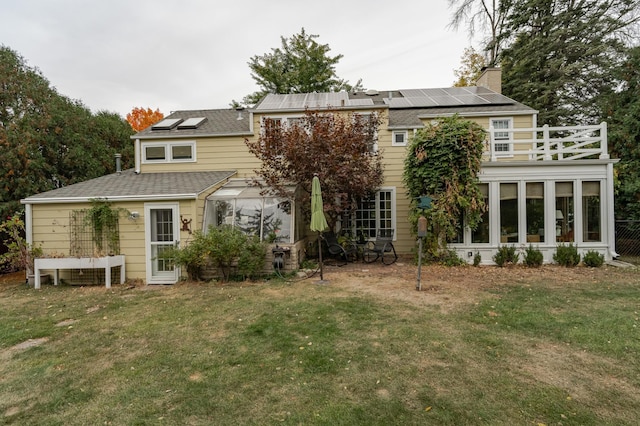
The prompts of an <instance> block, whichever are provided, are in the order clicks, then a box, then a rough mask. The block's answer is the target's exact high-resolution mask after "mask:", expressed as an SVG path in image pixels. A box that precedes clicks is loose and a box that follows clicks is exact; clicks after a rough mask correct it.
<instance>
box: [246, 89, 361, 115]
mask: <svg viewBox="0 0 640 426" xmlns="http://www.w3.org/2000/svg"><path fill="white" fill-rule="evenodd" d="M369 105H371V106H373V100H371V99H349V94H348V93H347V92H332V93H293V94H289V95H273V94H271V95H267V97H266V98H264V100H263V101H262V102H261V103H260V105H258V106H257V108H256V110H257V111H271V110H287V109H304V108H330V107H341V106H369Z"/></svg>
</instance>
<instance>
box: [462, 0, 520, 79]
mask: <svg viewBox="0 0 640 426" xmlns="http://www.w3.org/2000/svg"><path fill="white" fill-rule="evenodd" d="M510 4H511V2H510V1H500V0H449V7H451V8H454V12H453V16H452V18H451V22H450V23H449V27H451V28H453V29H455V30H457V29H458V28H460V25H462V24H467V29H468V31H469V37H470V38H471V37H473V36H474V35H475V34H476V32H477V30H478V29H479V30H480V31H482V33H483V34H484V35H485V37H486V38H485V40H484V42H483V44H484V46H483V49H484V50H485V51H486V53H487V65H488V66H490V67H492V66H495V65H496V64H497V63H498V60H499V57H500V52H501V42H502V35H503V29H504V24H505V18H506V16H507V13H508V11H509V6H510Z"/></svg>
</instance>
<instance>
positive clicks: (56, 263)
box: [33, 255, 125, 288]
mask: <svg viewBox="0 0 640 426" xmlns="http://www.w3.org/2000/svg"><path fill="white" fill-rule="evenodd" d="M115 266H120V284H124V281H125V267H124V255H118V256H105V257H60V258H54V257H52V258H48V257H43V258H37V259H35V261H34V267H33V269H34V271H33V273H34V278H35V284H34V287H35V288H40V270H42V269H53V270H55V273H54V275H53V284H54V285H58V282H59V281H60V269H104V281H105V285H106V287H107V288H111V268H113V267H115Z"/></svg>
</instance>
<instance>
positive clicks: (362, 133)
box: [245, 111, 383, 228]
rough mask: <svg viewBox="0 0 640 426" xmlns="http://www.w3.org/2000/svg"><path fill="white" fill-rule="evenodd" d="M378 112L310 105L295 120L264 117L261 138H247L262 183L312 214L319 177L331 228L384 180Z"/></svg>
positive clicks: (307, 213)
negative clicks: (313, 186) (314, 182)
mask: <svg viewBox="0 0 640 426" xmlns="http://www.w3.org/2000/svg"><path fill="white" fill-rule="evenodd" d="M380 122H381V120H380V116H379V115H378V114H375V113H374V114H367V115H363V114H354V113H352V114H345V113H342V112H338V111H327V112H325V113H319V112H314V111H306V113H305V115H304V117H302V118H301V119H297V120H296V121H295V122H288V123H284V122H282V121H278V120H274V119H268V118H265V119H264V120H263V123H262V124H263V131H262V132H261V135H260V137H259V138H258V140H256V141H254V142H251V141H249V140H245V143H246V144H247V147H248V148H249V151H250V152H251V153H252V154H254V155H255V156H256V157H257V158H259V159H260V160H261V161H262V166H261V168H260V169H259V170H256V173H257V174H258V176H259V177H260V178H261V179H262V182H261V185H263V186H264V187H265V188H269V189H270V190H271V191H273V192H274V193H275V194H276V195H277V196H279V197H283V198H294V194H293V193H292V192H291V186H292V185H297V187H298V188H300V189H301V191H300V192H299V193H298V196H297V198H296V199H297V201H298V202H300V203H301V208H302V211H303V213H304V214H306V215H307V216H310V207H311V206H310V204H311V201H310V196H311V181H312V179H313V176H314V174H317V175H318V177H319V178H320V182H321V185H322V196H323V200H324V210H325V213H326V215H327V219H328V220H327V221H328V222H329V226H330V227H332V228H333V226H334V225H335V223H336V221H337V219H338V218H339V217H340V215H342V214H345V213H348V212H350V211H353V210H354V209H355V208H356V205H357V201H358V200H360V199H363V198H366V197H368V196H369V195H371V194H372V193H373V192H374V191H375V190H376V189H378V188H379V187H380V186H381V185H382V183H383V170H382V153H381V152H379V151H377V149H376V145H377V143H376V142H377V130H378V126H379V125H380Z"/></svg>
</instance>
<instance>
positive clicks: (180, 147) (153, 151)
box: [142, 142, 196, 163]
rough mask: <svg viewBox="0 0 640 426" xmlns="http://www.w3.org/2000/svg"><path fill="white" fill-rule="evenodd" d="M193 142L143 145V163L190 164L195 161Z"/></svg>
mask: <svg viewBox="0 0 640 426" xmlns="http://www.w3.org/2000/svg"><path fill="white" fill-rule="evenodd" d="M195 148H196V143H195V142H167V143H161V144H152V145H151V144H148V145H147V144H145V145H144V148H143V153H144V155H143V159H142V160H143V162H144V163H167V162H192V161H195Z"/></svg>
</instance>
